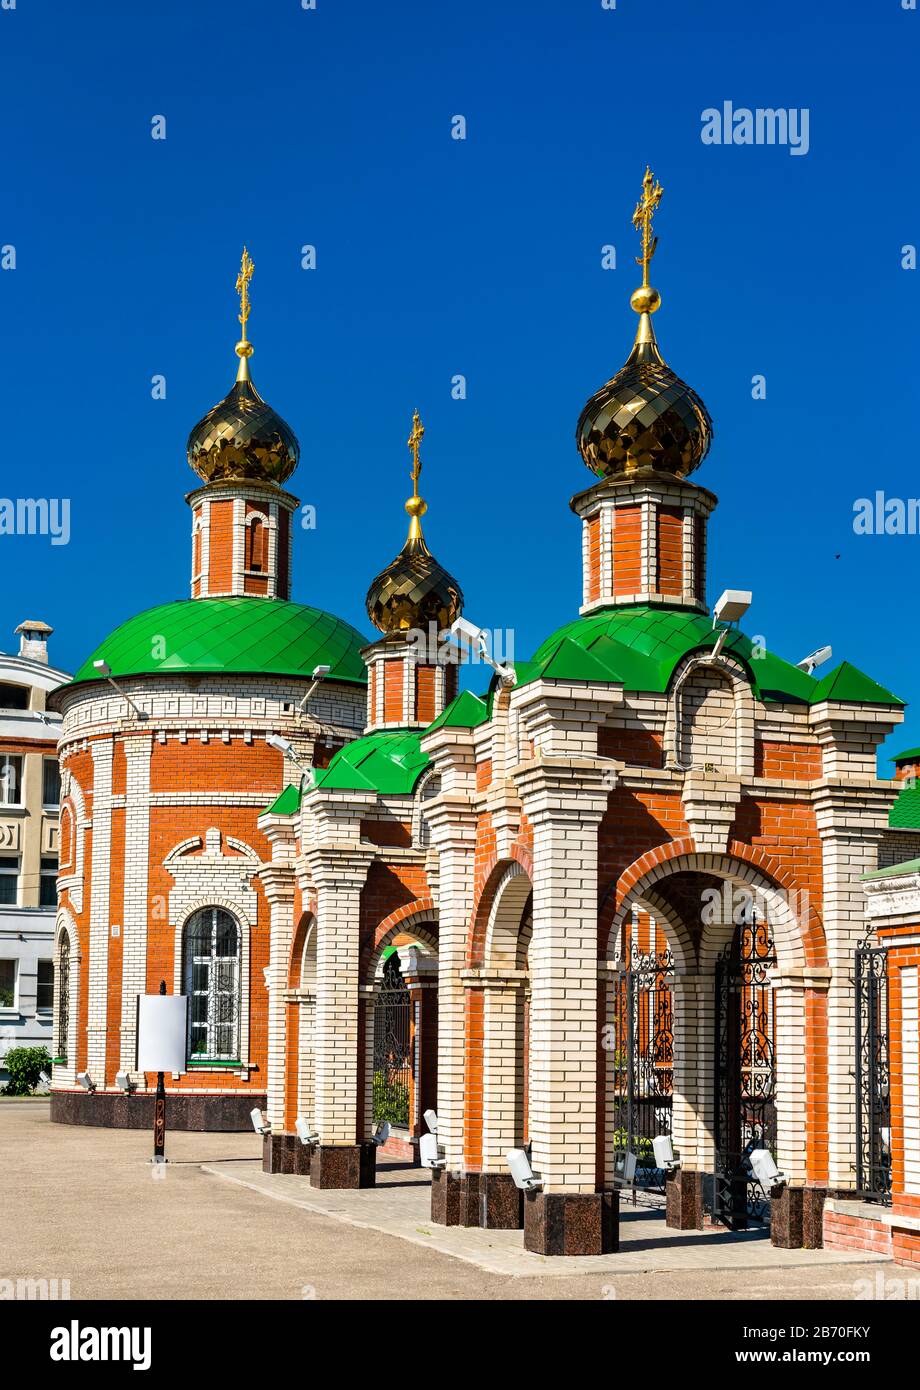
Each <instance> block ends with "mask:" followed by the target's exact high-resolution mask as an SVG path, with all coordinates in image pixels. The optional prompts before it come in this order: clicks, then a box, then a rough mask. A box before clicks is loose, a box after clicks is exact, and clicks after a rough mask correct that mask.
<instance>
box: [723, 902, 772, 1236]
mask: <svg viewBox="0 0 920 1390" xmlns="http://www.w3.org/2000/svg"><path fill="white" fill-rule="evenodd" d="M775 965H776V950H775V947H774V943H773V935H772V932H771V930H770V926H769V923H767V922H759V921H758V920H757V918H756V916H752V918H751V921H750V922H743V923H741V924H740V925H739V926H738V927H737V928H736V930H735V935H734V937H733V939H732V941H731V942H730V943H729V945H728V946H726V947H725V949H724V950H723V952H722V954H721V955H720V957H719V959H718V961H717V962H716V976H715V1009H716V1017H715V1044H716V1048H715V1054H716V1055H715V1072H714V1079H715V1135H716V1171H715V1182H714V1187H713V1215H714V1216H716V1217H717V1219H719V1220H720V1221H723V1222H724V1223H725V1224H726V1225H727V1226H729V1227H730V1228H731V1229H732V1230H743V1229H744V1228H745V1227H746V1226H747V1225H748V1224H749V1223H750V1222H752V1221H754V1222H763V1221H767V1220H768V1219H769V1214H770V1199H769V1197H768V1195H767V1193H766V1192H764V1190H763V1188H762V1187H761V1185H760V1183H759V1182H758V1181H757V1179H756V1178H755V1177H754V1174H753V1172H752V1170H751V1165H750V1162H749V1155H750V1153H751V1152H752V1150H753V1149H770V1150H774V1149H775V1147H776V1015H775V1011H774V1007H773V990H772V987H771V985H770V982H769V976H770V971H771V970H772V969H773V967H774V966H775Z"/></svg>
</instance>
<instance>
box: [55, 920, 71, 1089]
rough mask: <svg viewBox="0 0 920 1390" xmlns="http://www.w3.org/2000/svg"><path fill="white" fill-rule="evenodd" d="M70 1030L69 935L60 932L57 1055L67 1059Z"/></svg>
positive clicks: (63, 1059)
mask: <svg viewBox="0 0 920 1390" xmlns="http://www.w3.org/2000/svg"><path fill="white" fill-rule="evenodd" d="M69 1032H70V936H69V935H68V933H67V932H66V931H65V932H62V933H61V945H60V952H59V954H58V1016H57V1055H58V1056H59V1057H60V1058H61V1060H62V1062H66V1061H67V1035H68V1033H69Z"/></svg>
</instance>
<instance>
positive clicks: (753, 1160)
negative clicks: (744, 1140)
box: [748, 1149, 789, 1192]
mask: <svg viewBox="0 0 920 1390" xmlns="http://www.w3.org/2000/svg"><path fill="white" fill-rule="evenodd" d="M748 1159H749V1161H750V1164H751V1168H752V1169H753V1172H754V1177H755V1178H756V1179H757V1181H758V1182H759V1183H760V1185H761V1187H762V1188H763V1190H764V1191H765V1192H768V1191H769V1190H770V1188H771V1187H782V1186H783V1185H784V1184H785V1183H787V1182H788V1181H789V1179H788V1178H787V1177H786V1174H785V1173H781V1172H780V1171H779V1169H778V1168H777V1166H776V1164H775V1162H774V1160H773V1155H772V1154H771V1152H770V1150H769V1149H752V1150H751V1152H750V1154H749V1155H748Z"/></svg>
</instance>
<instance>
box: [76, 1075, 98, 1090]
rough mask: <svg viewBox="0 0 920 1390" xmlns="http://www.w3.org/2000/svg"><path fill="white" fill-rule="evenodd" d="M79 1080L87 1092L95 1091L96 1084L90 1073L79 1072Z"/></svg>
mask: <svg viewBox="0 0 920 1390" xmlns="http://www.w3.org/2000/svg"><path fill="white" fill-rule="evenodd" d="M77 1080H78V1081H79V1083H80V1085H81V1086H82V1087H83V1089H84V1090H85V1091H95V1089H96V1083H95V1081H94V1080H93V1078H92V1077H91V1076H90V1074H89V1072H88V1071H78V1072H77Z"/></svg>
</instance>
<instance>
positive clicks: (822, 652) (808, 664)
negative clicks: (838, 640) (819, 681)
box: [795, 647, 834, 676]
mask: <svg viewBox="0 0 920 1390" xmlns="http://www.w3.org/2000/svg"><path fill="white" fill-rule="evenodd" d="M833 655H834V649H833V647H819V648H818V650H817V651H816V652H812V654H811V656H803V657H802V660H801V661H797V662H796V663H795V664H796V666H797V667H798V668H799V670H800V671H804V672H805V674H806V675H807V676H810V675H811V674H812V672H813V671H814V669H815V667H816V666H823V665H824V663H825V661H830V659H831V657H832V656H833Z"/></svg>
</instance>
